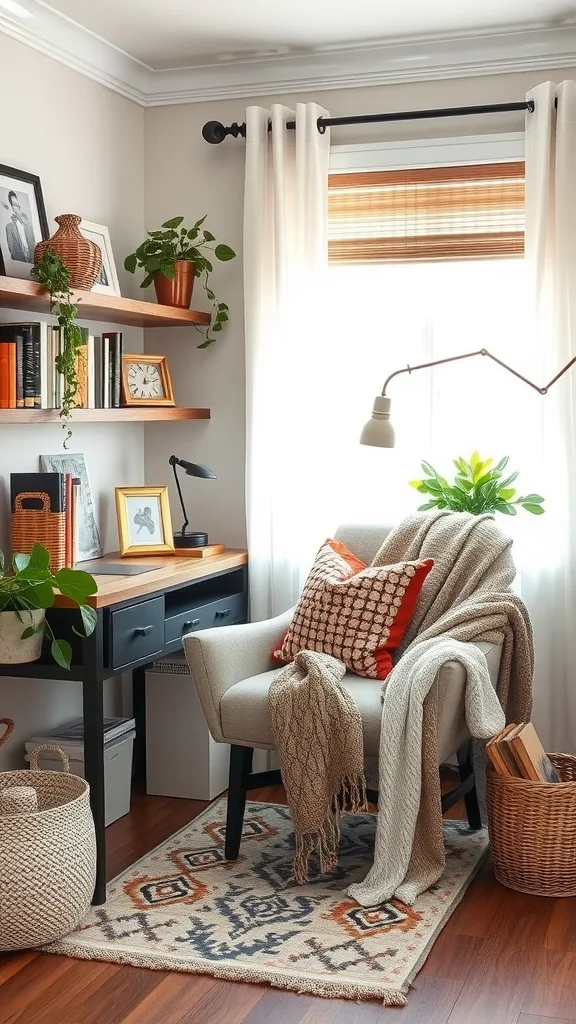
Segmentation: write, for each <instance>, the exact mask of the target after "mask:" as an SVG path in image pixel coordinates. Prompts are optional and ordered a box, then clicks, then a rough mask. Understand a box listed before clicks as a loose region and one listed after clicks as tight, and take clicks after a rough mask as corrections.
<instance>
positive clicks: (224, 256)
mask: <svg viewBox="0 0 576 1024" xmlns="http://www.w3.org/2000/svg"><path fill="white" fill-rule="evenodd" d="M207 216H208V215H207V214H205V215H204V216H203V217H201V218H200V220H197V221H196V223H195V224H193V225H192V227H191V228H187V227H184V226H183V223H184V217H172V219H171V220H166V221H164V223H163V224H162V227H161V228H160V230H158V231H149V232H148V238H147V239H146V240H145V241H144V242H142V245H139V246H138V248H137V249H136V251H135V252H133V253H130V255H129V256H127V257H126V259H125V260H124V267H125V269H126V270H127V271H128V272H129V273H130V274H134V273H135V271H136V268H137V267H142V268H143V269H144V270H145V271H146V276H145V277H144V280H143V281H142V283H141V285H140V287H141V288H147V287H148V285H150V284H152V281H153V280H154V277H155V275H156V274H164V277H168V278H169V279H170V280H171V281H172V280H173V279H174V277H175V274H176V271H175V269H174V264H175V263H176V262H178V261H180V260H184V261H185V262H188V263H194V276H195V277H199V278H200V279H201V283H202V286H203V288H204V291H205V292H206V297H207V298H208V299H209V301H210V302H211V303H212V305H213V307H214V312H213V313H212V317H211V320H210V324H209V326H208V327H207V328H206V334H205V340H204V341H203V342H202V344H201V345H198V348H207V347H208V345H211V344H212V343H213V342H214V341H216V338H215V337H214V335H215V334H218V333H219V332H220V331H221V330H222V328H223V327H224V324H225V323H226V321H227V320H228V306H227V305H226V303H225V302H219V301H218V299H217V298H216V295H215V294H214V292H213V291H212V288H211V287H210V274H211V273H212V271H213V269H214V265H213V263H212V260H211V256H212V254H214V256H215V257H216V259H217V260H220V261H221V262H222V263H227V262H228V260H233V259H235V257H236V253H235V252H234V250H233V249H231V248H230V246H229V245H224V244H222V243H217V244H213V243H215V242H216V238H215V236H214V235H213V234H212V232H211V231H207V230H206V228H203V227H202V225H203V223H204V221H205V220H206V217H207ZM194 326H195V327H196V329H197V330H198V331H200V333H201V334H204V331H203V330H202V328H200V327H198V325H197V324H194Z"/></svg>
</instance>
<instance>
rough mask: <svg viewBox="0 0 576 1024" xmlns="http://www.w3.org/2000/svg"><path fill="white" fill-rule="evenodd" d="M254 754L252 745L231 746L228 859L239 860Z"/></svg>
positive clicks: (227, 833) (226, 852)
mask: <svg viewBox="0 0 576 1024" xmlns="http://www.w3.org/2000/svg"><path fill="white" fill-rule="evenodd" d="M253 754H254V751H253V749H252V747H239V746H235V745H232V747H231V748H230V775H229V780H228V811H227V814H226V839H225V842H224V856H225V857H226V860H238V854H239V852H240V842H241V840H242V826H243V824H244V808H245V807H246V793H247V792H248V779H249V777H250V773H251V771H252V756H253Z"/></svg>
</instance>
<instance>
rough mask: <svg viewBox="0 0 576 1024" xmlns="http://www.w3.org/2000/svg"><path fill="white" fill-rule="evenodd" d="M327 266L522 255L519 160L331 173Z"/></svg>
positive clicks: (520, 166)
mask: <svg viewBox="0 0 576 1024" xmlns="http://www.w3.org/2000/svg"><path fill="white" fill-rule="evenodd" d="M328 223H329V228H328V238H329V241H328V254H329V261H330V263H382V262H396V263H398V262H408V261H413V260H461V259H494V258H504V257H510V256H522V255H523V253H524V162H523V161H517V162H514V163H499V164H472V165H468V166H462V165H458V166H456V167H422V168H408V169H406V170H392V171H367V172H364V173H362V174H331V175H330V179H329V186H328Z"/></svg>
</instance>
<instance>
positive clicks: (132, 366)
mask: <svg viewBox="0 0 576 1024" xmlns="http://www.w3.org/2000/svg"><path fill="white" fill-rule="evenodd" d="M122 404H123V405H174V404H175V403H174V392H173V391H172V381H171V380H170V373H169V371H168V363H167V361H166V356H149V355H148V354H147V353H136V354H135V355H134V354H133V355H129V354H126V353H125V354H124V355H123V356H122Z"/></svg>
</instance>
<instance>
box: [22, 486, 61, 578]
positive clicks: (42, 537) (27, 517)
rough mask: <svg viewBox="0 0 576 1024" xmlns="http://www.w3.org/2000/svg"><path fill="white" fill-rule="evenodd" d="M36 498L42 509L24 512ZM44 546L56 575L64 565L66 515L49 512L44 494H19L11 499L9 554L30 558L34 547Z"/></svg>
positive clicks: (47, 499) (48, 504) (47, 496)
mask: <svg viewBox="0 0 576 1024" xmlns="http://www.w3.org/2000/svg"><path fill="white" fill-rule="evenodd" d="M31 498H35V499H37V500H39V501H40V503H41V506H42V507H41V508H25V507H24V506H23V504H22V503H23V502H26V501H29V500H30V499H31ZM36 543H38V544H43V545H44V547H45V548H46V550H47V551H48V552H49V554H50V568H51V570H52V572H57V571H58V569H62V568H63V566H64V565H65V564H66V513H65V512H52V510H51V507H50V496H49V495H48V494H47V493H46V491H22V492H21V493H20V494H17V495H16V498H15V499H14V511H13V513H12V550H13V551H17V552H19V553H22V554H23V555H29V554H30V552H31V551H32V548H33V546H34V544H36Z"/></svg>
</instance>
